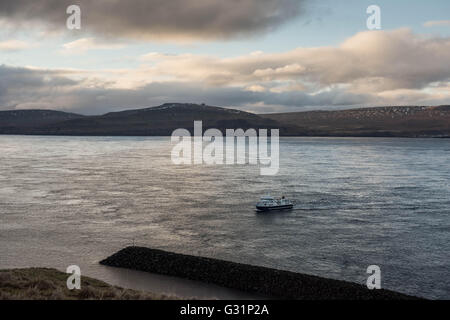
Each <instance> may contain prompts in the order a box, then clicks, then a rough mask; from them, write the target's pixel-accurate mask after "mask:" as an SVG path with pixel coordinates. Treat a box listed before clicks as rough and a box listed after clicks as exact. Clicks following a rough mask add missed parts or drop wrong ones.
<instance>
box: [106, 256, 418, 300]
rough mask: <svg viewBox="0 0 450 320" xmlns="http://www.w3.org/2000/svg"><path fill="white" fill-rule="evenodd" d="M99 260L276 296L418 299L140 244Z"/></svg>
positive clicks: (332, 280) (352, 284)
mask: <svg viewBox="0 0 450 320" xmlns="http://www.w3.org/2000/svg"><path fill="white" fill-rule="evenodd" d="M100 264H102V265H106V266H110V267H118V268H126V269H132V270H138V271H144V272H150V273H156V274H161V275H168V276H173V277H178V278H184V279H189V280H195V281H201V282H205V283H212V284H216V285H219V286H223V287H227V288H232V289H237V290H242V291H244V292H251V293H257V294H261V295H265V296H268V297H273V298H276V299H296V300H297V299H303V300H416V299H421V298H419V297H414V296H409V295H406V294H402V293H399V292H394V291H391V290H386V289H380V290H369V289H367V288H366V287H365V286H363V285H360V284H356V283H352V282H347V281H342V280H334V279H327V278H322V277H318V276H312V275H306V274H301V273H295V272H290V271H283V270H277V269H272V268H266V267H260V266H252V265H247V264H241V263H235V262H230V261H224V260H218V259H213V258H204V257H196V256H191V255H184V254H178V253H173V252H167V251H163V250H158V249H150V248H144V247H126V248H124V249H122V250H120V251H118V252H116V253H114V254H113V255H111V256H109V257H108V258H106V259H104V260H102V261H100Z"/></svg>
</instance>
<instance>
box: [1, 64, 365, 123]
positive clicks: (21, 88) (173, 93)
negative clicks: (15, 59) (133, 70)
mask: <svg viewBox="0 0 450 320" xmlns="http://www.w3.org/2000/svg"><path fill="white" fill-rule="evenodd" d="M62 73H63V71H50V70H35V69H28V68H16V67H9V66H5V65H3V66H0V109H1V110H8V109H56V110H66V111H71V112H79V113H83V114H102V113H106V112H110V111H118V110H124V109H130V108H140V107H148V106H156V105H160V104H163V103H166V102H197V103H206V104H210V105H216V106H228V107H238V108H241V109H246V108H247V106H252V105H259V104H260V105H266V106H270V107H266V108H261V110H264V111H280V110H282V109H283V108H284V109H295V108H299V107H300V108H301V107H303V106H327V105H328V106H329V105H350V104H354V103H360V102H363V101H364V99H366V98H367V97H364V98H363V97H359V96H354V95H351V94H346V93H343V92H339V91H335V92H327V93H323V94H318V95H315V96H313V95H309V94H307V93H302V92H285V93H271V92H249V91H245V90H243V89H242V88H238V87H223V88H218V87H209V86H205V85H202V84H200V83H183V82H161V83H158V82H155V83H150V84H147V85H146V86H143V87H140V88H136V89H114V88H105V87H103V86H102V84H101V83H99V84H98V85H97V86H94V87H92V81H91V82H89V86H87V85H85V84H84V80H79V81H76V80H72V79H70V78H67V77H65V76H64V75H62ZM250 109H252V110H253V109H254V108H250Z"/></svg>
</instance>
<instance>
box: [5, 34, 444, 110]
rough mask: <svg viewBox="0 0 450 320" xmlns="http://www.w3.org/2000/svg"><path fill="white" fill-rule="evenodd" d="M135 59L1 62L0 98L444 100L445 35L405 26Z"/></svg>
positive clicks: (243, 102)
mask: <svg viewBox="0 0 450 320" xmlns="http://www.w3.org/2000/svg"><path fill="white" fill-rule="evenodd" d="M88 43H89V42H88ZM75 44H76V45H75V47H76V46H78V45H80V44H79V43H76V42H75ZM81 46H82V47H83V46H84V45H83V44H81ZM88 47H89V46H88ZM136 59H137V61H138V62H140V63H141V65H140V66H139V67H137V68H134V69H112V70H84V71H83V70H45V69H32V68H13V67H9V66H1V67H0V106H2V107H1V108H3V109H5V108H9V109H10V108H24V107H28V106H30V105H33V106H39V105H41V106H42V107H43V108H44V107H45V108H52V109H65V110H71V111H76V112H82V113H86V114H96V113H103V112H107V111H111V110H121V109H126V108H138V107H145V106H153V105H158V104H161V103H164V102H171V101H172V102H176V101H180V102H205V103H208V104H211V105H220V106H230V107H238V108H242V109H246V108H253V109H252V110H254V108H257V107H260V109H259V110H264V111H282V110H291V111H292V110H296V109H298V108H305V107H308V108H311V107H317V108H319V107H320V108H329V107H336V106H343V107H344V106H373V105H435V104H449V102H450V90H449V88H450V63H449V61H450V38H448V37H425V36H421V35H417V34H414V33H412V32H411V31H410V30H408V29H399V30H393V31H369V32H361V33H358V34H356V35H354V36H352V37H350V38H348V39H347V40H345V41H344V42H343V43H341V44H340V45H338V46H336V47H328V46H327V47H315V48H297V49H294V50H289V51H284V52H279V53H264V52H257V53H250V54H246V55H241V56H237V57H232V58H221V57H217V56H212V55H198V54H179V55H174V54H164V53H155V52H152V53H149V54H145V55H143V56H141V57H138V58H136Z"/></svg>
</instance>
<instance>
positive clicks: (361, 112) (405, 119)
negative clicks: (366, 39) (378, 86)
mask: <svg viewBox="0 0 450 320" xmlns="http://www.w3.org/2000/svg"><path fill="white" fill-rule="evenodd" d="M262 117H264V118H267V119H272V120H274V121H277V122H278V123H279V124H280V125H281V126H286V127H295V129H293V131H294V135H296V134H298V133H303V134H305V135H309V136H387V137H389V136H398V137H431V136H432V137H450V106H438V107H375V108H361V109H349V110H338V111H306V112H293V113H278V114H265V115H262ZM291 130H292V129H291ZM300 135H302V134H300Z"/></svg>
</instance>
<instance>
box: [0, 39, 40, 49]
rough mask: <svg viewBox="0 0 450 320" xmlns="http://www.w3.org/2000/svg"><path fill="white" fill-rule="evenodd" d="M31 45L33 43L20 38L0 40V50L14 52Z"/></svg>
mask: <svg viewBox="0 0 450 320" xmlns="http://www.w3.org/2000/svg"><path fill="white" fill-rule="evenodd" d="M31 47H33V45H31V44H29V43H27V42H24V41H20V40H7V41H2V42H0V51H3V52H15V51H20V50H24V49H28V48H31Z"/></svg>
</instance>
